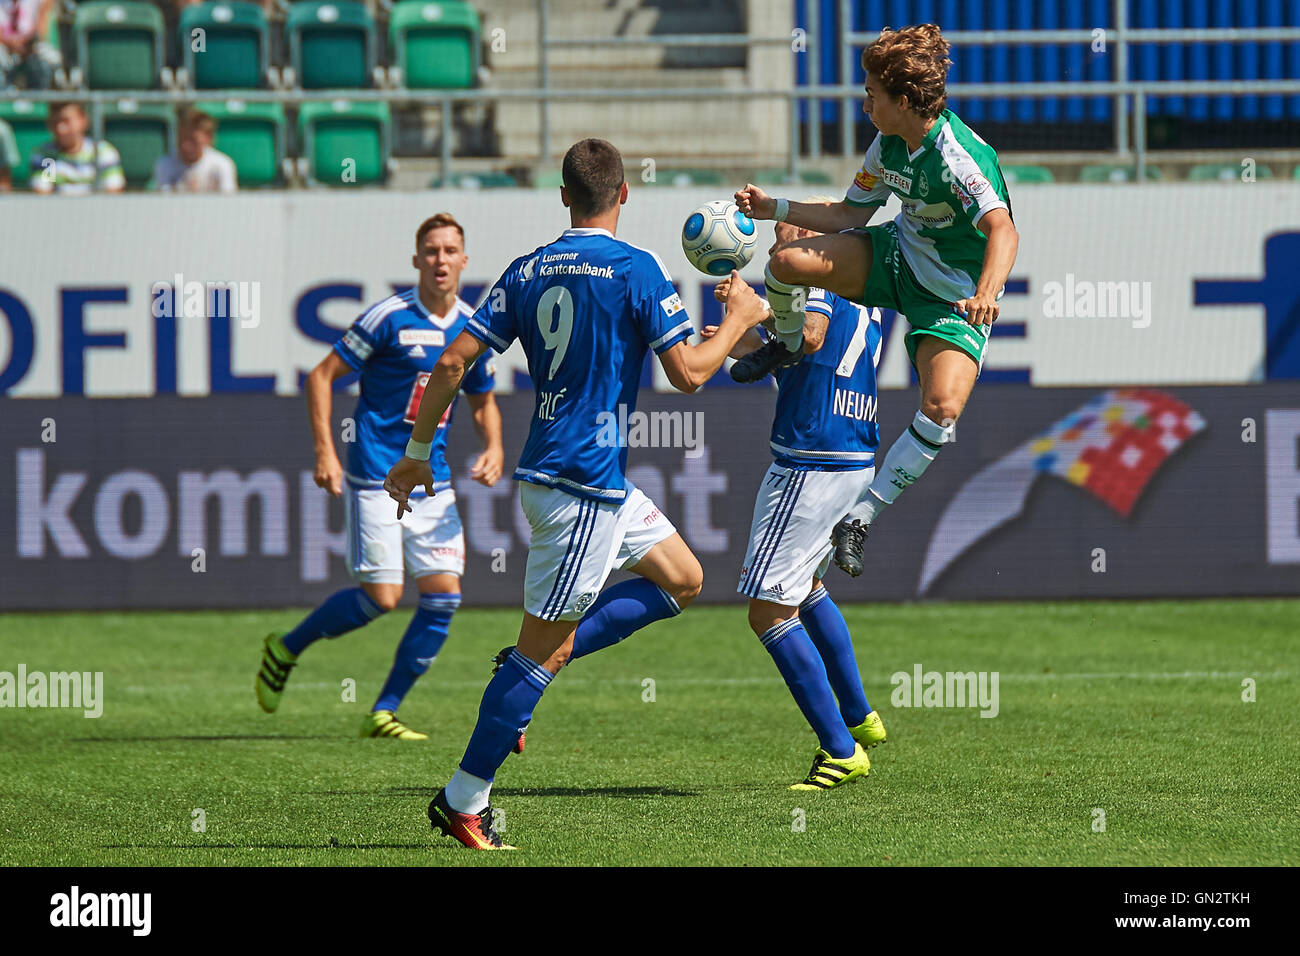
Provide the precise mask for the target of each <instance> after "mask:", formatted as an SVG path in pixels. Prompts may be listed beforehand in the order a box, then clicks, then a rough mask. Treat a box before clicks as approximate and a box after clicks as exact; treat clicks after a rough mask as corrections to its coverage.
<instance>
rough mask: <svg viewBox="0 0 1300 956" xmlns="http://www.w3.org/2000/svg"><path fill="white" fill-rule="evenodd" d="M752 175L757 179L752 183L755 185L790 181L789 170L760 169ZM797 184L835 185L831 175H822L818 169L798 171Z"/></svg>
mask: <svg viewBox="0 0 1300 956" xmlns="http://www.w3.org/2000/svg"><path fill="white" fill-rule="evenodd" d="M754 175H755V176H756V177H757V178H756V179H754V180H753V182H756V183H788V182H789V181H790V170H788V169H760V170H759V171H758V172H757V173H755V174H754ZM799 182H800V183H801V184H803V185H804V186H833V185H835V180H834V179H832V178H831V174H830V173H824V172H822V171H821V170H820V169H801V170H799Z"/></svg>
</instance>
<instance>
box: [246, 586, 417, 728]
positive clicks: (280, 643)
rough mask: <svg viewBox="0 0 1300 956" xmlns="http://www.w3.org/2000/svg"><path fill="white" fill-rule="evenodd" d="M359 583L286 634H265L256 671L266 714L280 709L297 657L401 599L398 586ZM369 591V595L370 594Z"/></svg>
mask: <svg viewBox="0 0 1300 956" xmlns="http://www.w3.org/2000/svg"><path fill="white" fill-rule="evenodd" d="M392 588H393V586H392V585H373V584H362V585H360V586H358V587H351V588H344V589H343V590H341V591H335V592H334V593H333V594H331V595H330V596H329V597H328V598H326V599H325V602H324V603H323V604H321V605H320V607H318V608H316V610H314V611H312V612H311V613H310V614H308V615H307V616H306V617H305V618H303V620H302V621H301V622H299V624H298V626H297V627H295V628H294V629H293V630H291V631H289V632H288V633H287V634H284V635H280V634H278V633H273V634H268V635H267V636H266V640H265V641H264V642H263V644H262V665H261V668H260V669H259V670H258V672H257V703H258V704H259V705H260V706H261V708H262V710H264V711H266V712H267V713H268V714H270V713H274V712H275V711H276V709H277V708H279V706H280V696H281V695H282V694H283V693H284V688H285V684H286V683H287V682H288V680H289V674H290V673H291V672H292V671H293V668H294V667H295V666H296V665H297V663H298V655H300V654H301V653H302V652H303V651H305V650H306V649H307V648H308V647H310V646H311V645H312V644H314V643H315V642H316V641H318V640H320V639H321V638H326V637H339V636H340V635H343V634H346V633H348V632H349V631H355V630H356V629H357V628H359V627H364V626H365V625H366V624H369V623H370V622H371V621H373V620H375V619H376V618H379V617H381V616H383V615H384V614H386V613H387V612H388V611H391V610H392V609H393V608H394V607H396V606H397V602H398V601H399V600H400V599H401V595H402V587H401V585H400V584H398V585H397V586H396V594H395V595H391V591H392ZM372 592H373V593H372Z"/></svg>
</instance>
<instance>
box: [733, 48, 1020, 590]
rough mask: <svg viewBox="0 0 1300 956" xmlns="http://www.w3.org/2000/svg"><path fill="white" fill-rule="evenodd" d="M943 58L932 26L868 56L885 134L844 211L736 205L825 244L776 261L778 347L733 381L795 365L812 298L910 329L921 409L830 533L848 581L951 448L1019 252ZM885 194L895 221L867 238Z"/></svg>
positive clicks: (994, 166) (771, 288)
mask: <svg viewBox="0 0 1300 956" xmlns="http://www.w3.org/2000/svg"><path fill="white" fill-rule="evenodd" d="M948 49H949V47H948V41H947V40H945V39H944V38H943V35H942V33H940V31H939V28H938V27H937V26H935V25H934V24H932V23H926V24H922V25H920V26H914V27H906V28H904V29H902V30H890V29H885V30H883V31H881V34H880V36H879V37H878V38H877V39H876V40H875V41H874V42H873V43H872V44H871V45H870V46H868V47H867V49H866V50H865V51H864V52H863V54H862V66H863V69H864V70H865V71H866V74H867V79H866V94H867V97H866V100H865V101H864V103H863V105H862V109H863V112H865V113H866V114H867V116H869V117H870V118H871V122H872V123H873V124H874V125H875V127H876V129H877V130H878V131H879V132H878V133H877V135H876V138H875V139H874V140H873V141H872V143H871V146H870V147H869V148H868V149H867V155H866V158H865V159H864V160H863V162H862V168H861V169H860V170H859V171H858V174H857V176H856V177H855V178H854V180H853V183H852V185H850V186H849V188H848V191H847V193H846V194H845V196H844V199H843V200H841V201H839V202H830V203H800V202H791V201H789V200H786V199H776V198H773V197H771V196H769V195H767V194H766V193H765V192H763V190H761V189H759V188H758V187H756V186H753V185H747V186H745V188H744V189H742V190H740V191H739V192H737V193H736V203H737V205H739V206H740V209H741V210H742V211H743V212H746V213H748V214H749V215H750V216H751V217H753V218H755V219H774V220H776V221H777V222H788V223H792V224H794V225H797V226H802V227H804V228H806V229H810V230H813V231H815V232H819V233H824V234H825V235H818V236H812V237H808V238H804V239H799V240H797V241H795V242H790V243H787V244H786V245H784V246H782V247H781V248H779V249H778V250H776V252H775V253H774V254H773V255H772V257H771V259H770V260H769V262H768V266H767V273H766V276H765V278H766V284H767V298H768V302H769V303H770V305H771V308H772V312H773V314H774V316H775V320H776V332H777V337H776V338H775V339H774V340H773V341H772V342H769V343H768V344H766V345H764V346H763V347H762V348H760V349H757V350H755V351H754V352H751V353H750V354H749V355H746V356H745V357H744V358H742V359H741V360H739V361H738V362H736V364H735V365H734V366H733V367H732V370H731V374H732V377H733V378H735V379H736V380H737V381H740V382H752V381H760V380H762V379H763V378H764V377H765V376H766V375H767V374H768V373H769V372H771V371H773V370H774V369H777V368H780V367H782V366H784V365H788V364H790V363H792V362H795V361H797V360H798V359H799V358H800V356H801V354H802V347H801V343H802V339H803V323H804V311H803V304H804V302H806V300H807V289H806V286H814V287H818V288H822V289H826V290H827V291H829V292H833V293H835V294H836V295H840V296H843V297H844V298H846V299H850V300H852V301H854V302H861V303H862V304H864V305H869V306H881V307H884V308H890V309H895V310H896V311H898V312H899V313H901V314H903V315H905V316H906V317H907V320H908V323H909V324H910V326H911V328H910V329H909V330H908V332H907V336H906V339H905V343H906V346H907V352H908V355H909V357H910V358H911V360H912V364H913V365H914V366H915V368H916V374H917V378H918V379H919V381H920V385H921V407H920V409H919V410H918V411H917V413H916V416H915V417H914V418H913V420H912V423H911V425H909V426H908V428H907V431H905V432H904V433H903V434H902V435H901V436H899V438H898V439H897V440H896V441H895V442H894V443H893V445H891V446H890V448H889V451H888V452H887V453H886V454H885V460H884V463H883V465H882V466H881V467H880V468H879V470H878V471H877V472H876V477H875V479H874V480H873V481H872V483H871V486H870V488H868V490H867V491H866V493H865V494H864V495H863V497H862V499H861V500H860V501H859V502H858V503H857V504H856V505H855V506H854V507H853V508H852V509H851V510H850V511H849V513H848V514H847V515H846V516H845V517H844V518H843V519H842V520H841V521H840V522H839V523H837V524H836V525H835V530H834V532H833V534H832V538H833V540H834V543H835V552H834V553H835V563H836V564H837V565H838V566H839V567H840V568H841V569H842V570H844V571H845V572H847V573H848V574H850V575H853V576H855V577H856V576H857V575H858V574H861V573H862V546H863V543H864V542H865V540H866V535H867V526H868V525H869V524H871V522H872V521H874V520H875V519H876V517H877V516H878V515H879V513H880V512H881V511H882V510H883V509H884V507H885V506H886V505H888V504H890V503H891V502H893V501H894V499H896V498H897V497H898V495H899V494H901V493H902V491H903V490H904V489H906V488H907V487H908V486H910V485H911V484H912V483H913V482H915V481H916V480H917V479H918V478H919V477H921V475H922V474H923V473H924V472H925V469H926V468H927V467H929V465H930V462H932V461H933V460H934V458H935V456H936V455H937V454H938V453H939V451H940V450H941V449H942V448H943V446H944V444H945V443H946V442H949V441H951V440H952V439H953V435H954V432H955V428H956V422H957V418H958V416H960V415H961V413H962V410H963V409H964V408H965V407H966V400H967V399H968V398H969V397H970V393H971V390H972V389H973V388H974V387H975V379H976V378H977V377H978V376H979V371H980V366H981V365H982V364H983V361H984V354H985V351H986V349H987V347H988V336H989V328H990V326H992V324H993V322H994V320H995V319H997V317H998V299H999V297H1000V296H1001V295H1002V289H1003V286H1004V285H1005V284H1006V280H1007V276H1008V275H1009V274H1010V272H1011V267H1012V265H1013V264H1014V263H1015V260H1016V251H1017V248H1018V246H1019V235H1018V233H1017V232H1016V227H1015V225H1014V223H1013V221H1012V216H1011V201H1010V197H1009V196H1008V194H1007V186H1006V183H1005V182H1004V181H1003V178H1002V171H1001V169H1000V168H999V167H998V157H997V153H996V152H995V151H994V150H993V147H991V146H989V144H988V143H986V142H984V140H982V139H981V138H980V137H979V135H978V134H976V133H975V132H974V131H973V130H971V129H970V127H968V126H967V125H966V124H965V123H963V122H962V121H961V120H960V119H959V118H958V117H957V115H956V114H955V113H953V112H952V111H951V110H949V109H947V93H946V89H945V85H946V81H947V76H948V68H949V66H951V64H952V61H951V60H949V58H948ZM891 195H895V196H897V197H898V198H899V200H900V201H901V202H902V206H903V209H902V212H900V213H899V214H898V216H896V217H895V218H894V220H893V221H892V222H887V223H883V224H880V225H877V226H871V227H869V228H868V227H867V223H869V222H870V221H871V217H872V216H873V215H875V212H876V210H878V209H879V208H880V207H881V206H883V205H884V204H885V201H886V200H887V199H888V198H889V197H890V196H891Z"/></svg>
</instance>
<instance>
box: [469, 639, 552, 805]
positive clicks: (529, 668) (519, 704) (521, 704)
mask: <svg viewBox="0 0 1300 956" xmlns="http://www.w3.org/2000/svg"><path fill="white" fill-rule="evenodd" d="M550 682H551V672H550V671H548V670H547V669H546V668H545V667H543V666H542V665H541V664H537V663H535V662H533V661H530V660H529V659H528V658H526V657H524V655H523V654H520V653H519V651H518V650H513V651H511V652H510V655H509V656H508V657H507V658H506V662H505V664H503V665H502V667H501V669H500V670H499V671H497V672H496V674H495V675H493V677H492V679H491V680H490V681H488V685H487V689H486V690H485V691H483V701H482V703H480V704H479V705H478V723H476V724H475V725H474V733H473V734H472V735H470V738H469V746H468V747H466V748H465V756H464V757H463V758H462V759H461V762H460V768H461V769H462V770H464V771H465V772H466V773H470V774H473V775H474V776H476V777H481V778H482V779H484V780H488V781H490V780H492V778H494V777H495V776H496V772H497V768H498V767H500V766H501V765H502V764H503V763H505V759H506V757H508V756H509V755H510V751H511V750H512V749H513V748H514V745H515V741H517V740H518V739H519V735H520V734H521V733H523V731H524V729H525V728H526V727H527V726H528V722H529V721H530V720H532V719H533V708H534V707H536V706H537V702H538V701H539V700H541V699H542V691H544V690H546V685H547V684H549V683H550Z"/></svg>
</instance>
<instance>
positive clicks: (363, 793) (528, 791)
mask: <svg viewBox="0 0 1300 956" xmlns="http://www.w3.org/2000/svg"><path fill="white" fill-rule="evenodd" d="M437 792H438V790H437V788H434V787H384V788H383V789H379V790H312V791H307V792H306V793H305V795H306V796H312V797H376V796H378V797H409V796H412V795H413V794H419V795H420V796H424V797H429V798H431V799H432V798H433V796H434V795H435V794H437ZM492 796H494V797H631V798H633V799H636V798H639V797H698V796H699V794H698V793H694V792H691V791H687V790H673V789H672V788H670V787H493V788H492Z"/></svg>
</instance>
